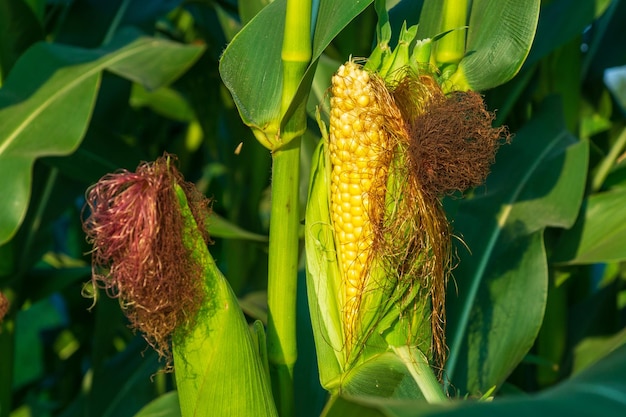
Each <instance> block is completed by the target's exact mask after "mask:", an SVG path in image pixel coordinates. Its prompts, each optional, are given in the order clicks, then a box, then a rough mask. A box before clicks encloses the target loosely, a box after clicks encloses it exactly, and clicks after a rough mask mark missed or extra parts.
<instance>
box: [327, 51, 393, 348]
mask: <svg viewBox="0 0 626 417" xmlns="http://www.w3.org/2000/svg"><path fill="white" fill-rule="evenodd" d="M377 83H379V84H380V85H381V86H382V88H384V83H383V82H382V80H379V79H376V78H375V76H370V74H369V73H368V72H366V71H364V70H362V69H361V67H360V66H359V65H358V64H355V63H354V62H352V61H350V62H347V63H346V64H345V65H342V66H341V67H340V68H339V69H338V71H337V73H336V74H335V75H334V76H333V78H332V90H331V92H332V96H331V99H330V143H329V152H330V162H331V165H332V173H331V216H332V221H333V226H334V229H335V236H336V237H335V239H336V242H337V248H338V249H337V251H338V255H339V264H340V270H341V274H342V276H343V277H344V278H343V280H344V282H343V284H342V294H341V297H342V301H343V308H342V314H343V317H342V321H343V323H344V332H345V337H346V340H348V341H350V340H351V339H352V336H354V332H355V330H356V329H354V325H355V322H356V320H357V319H358V314H359V306H360V301H361V294H362V292H363V289H364V288H365V285H366V279H367V266H368V262H369V260H370V256H371V254H370V248H371V247H372V244H373V230H372V221H375V219H372V215H373V213H371V208H372V207H370V201H371V200H372V198H373V197H374V196H373V194H372V193H375V192H382V193H383V194H384V182H385V179H386V176H387V165H388V164H385V163H381V162H382V161H381V158H382V159H384V155H385V154H386V153H385V149H386V148H387V147H388V146H387V145H388V141H389V135H388V133H387V132H386V130H385V129H384V125H383V124H384V123H385V119H384V115H383V112H382V111H381V108H380V102H379V100H378V97H377V91H378V89H379V87H380V86H379V85H378V84H377Z"/></svg>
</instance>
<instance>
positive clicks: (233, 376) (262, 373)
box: [173, 185, 277, 417]
mask: <svg viewBox="0 0 626 417" xmlns="http://www.w3.org/2000/svg"><path fill="white" fill-rule="evenodd" d="M175 188H176V193H177V195H178V198H179V202H180V207H181V211H182V213H183V218H184V221H185V233H184V234H185V239H186V241H185V244H186V245H188V246H189V248H190V249H191V250H192V256H193V257H194V258H195V260H196V261H197V262H199V263H201V265H202V267H203V269H204V276H205V285H206V288H205V289H206V291H207V302H206V303H205V306H204V307H203V308H202V309H201V310H200V312H199V313H198V317H197V320H196V324H195V327H194V328H193V329H192V330H191V331H190V333H189V334H180V332H179V333H178V334H175V335H174V349H173V350H174V366H175V371H176V382H177V386H178V394H179V397H180V407H181V411H182V415H183V417H189V416H195V417H197V416H215V415H220V416H221V415H228V416H241V417H245V416H270V417H274V416H277V412H276V407H275V405H274V402H273V399H272V391H271V388H270V384H269V380H268V378H267V372H266V369H265V367H264V366H263V364H262V362H261V359H260V357H259V352H258V349H257V346H256V345H255V343H254V341H253V339H252V336H251V334H250V331H249V329H248V325H247V323H246V320H245V318H244V316H243V313H242V312H241V309H240V308H239V306H238V304H237V298H236V297H235V295H234V293H233V292H232V290H231V289H230V286H229V285H228V282H227V281H226V279H225V278H224V276H223V275H222V274H221V272H220V271H219V269H218V268H217V265H216V264H215V261H214V260H213V258H212V257H211V254H210V253H209V251H208V249H207V247H206V245H205V244H204V241H203V239H202V236H201V234H200V232H199V230H198V227H197V224H196V222H195V220H194V218H193V215H192V214H191V210H190V209H189V206H188V205H187V199H186V197H185V193H184V191H183V190H182V189H181V187H180V186H178V185H176V186H175ZM233 398H237V401H233Z"/></svg>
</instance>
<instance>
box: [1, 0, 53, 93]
mask: <svg viewBox="0 0 626 417" xmlns="http://www.w3.org/2000/svg"><path fill="white" fill-rule="evenodd" d="M41 39H43V29H42V27H41V25H40V24H39V21H38V20H37V16H36V15H35V13H34V12H33V10H32V9H31V8H30V7H29V6H28V5H27V4H26V2H25V1H24V0H3V1H2V2H0V86H2V83H3V81H4V79H5V78H6V76H7V74H8V73H9V72H10V71H11V68H12V67H13V65H14V64H15V61H17V59H18V58H19V56H20V55H21V54H22V53H23V52H24V51H25V50H26V49H28V47H29V46H31V45H32V44H33V43H35V42H37V41H40V40H41Z"/></svg>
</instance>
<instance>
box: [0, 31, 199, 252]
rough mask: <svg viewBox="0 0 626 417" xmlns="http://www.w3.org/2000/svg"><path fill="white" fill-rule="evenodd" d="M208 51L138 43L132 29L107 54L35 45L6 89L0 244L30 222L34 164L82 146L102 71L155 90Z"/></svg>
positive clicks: (1, 101)
mask: <svg viewBox="0 0 626 417" xmlns="http://www.w3.org/2000/svg"><path fill="white" fill-rule="evenodd" d="M111 48H115V49H111ZM201 52H202V48H201V47H199V46H184V45H180V44H176V43H173V42H169V41H165V40H157V39H153V38H148V37H142V38H138V39H137V38H136V34H132V33H128V32H124V33H121V34H120V38H119V39H118V40H117V41H115V42H113V43H112V44H111V46H110V47H107V48H105V49H95V50H89V49H81V48H75V47H70V46H64V45H59V44H49V43H38V44H36V45H34V46H33V47H32V48H30V49H29V50H28V51H27V52H26V53H25V54H24V55H23V56H22V57H21V58H20V60H19V61H18V62H17V63H16V65H15V67H14V69H13V71H11V74H10V75H9V77H8V78H7V80H6V83H5V84H4V85H3V87H2V89H0V121H1V123H0V188H1V189H2V190H3V191H4V192H5V195H7V196H10V198H5V199H4V200H2V201H1V202H0V244H2V243H4V242H6V241H8V240H9V239H10V238H11V237H12V236H13V235H14V234H15V232H16V230H17V228H18V227H19V225H20V223H21V222H22V220H23V218H24V215H25V213H26V208H27V206H28V201H29V198H30V188H31V182H32V166H33V164H34V162H35V160H36V159H37V158H40V157H43V156H59V155H68V154H70V153H72V152H74V150H76V148H77V147H78V145H79V144H80V141H81V140H82V137H83V135H84V133H85V130H86V128H87V124H88V123H89V119H90V117H91V112H92V110H93V106H94V103H95V99H96V95H97V92H98V86H99V82H100V75H101V71H102V70H105V69H111V70H112V71H114V72H116V73H118V74H120V75H122V76H124V77H127V78H129V79H132V80H135V81H137V82H141V83H143V85H145V86H146V87H148V88H156V87H158V86H160V85H163V84H165V83H168V82H170V81H172V80H173V79H174V78H176V77H177V76H178V75H180V73H181V72H182V71H184V70H185V69H186V68H187V67H188V66H189V65H191V64H192V63H193V61H195V60H196V59H197V58H198V56H199V54H200V53H201ZM70 116H71V117H70Z"/></svg>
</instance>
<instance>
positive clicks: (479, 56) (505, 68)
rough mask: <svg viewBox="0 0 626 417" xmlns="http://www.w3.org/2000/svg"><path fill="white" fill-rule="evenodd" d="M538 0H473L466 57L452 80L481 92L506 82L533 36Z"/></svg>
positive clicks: (519, 63) (524, 53)
mask: <svg viewBox="0 0 626 417" xmlns="http://www.w3.org/2000/svg"><path fill="white" fill-rule="evenodd" d="M539 5H540V1H539V0H474V1H473V2H472V10H471V14H470V19H469V29H468V33H467V44H466V52H465V57H464V58H463V59H462V60H461V62H460V63H459V67H458V69H457V71H456V72H455V73H454V75H453V76H452V77H451V82H452V83H453V84H458V85H469V87H470V88H471V89H473V90H477V91H483V90H487V89H489V88H493V87H496V86H498V85H500V84H504V83H505V82H507V81H509V80H510V79H511V78H513V76H514V75H515V74H517V72H518V71H519V69H520V68H521V66H522V64H523V63H524V60H525V59H526V56H528V52H529V51H530V46H531V44H532V42H533V38H534V37H535V30H536V28H537V20H538V17H539Z"/></svg>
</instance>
